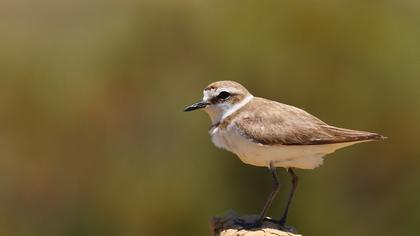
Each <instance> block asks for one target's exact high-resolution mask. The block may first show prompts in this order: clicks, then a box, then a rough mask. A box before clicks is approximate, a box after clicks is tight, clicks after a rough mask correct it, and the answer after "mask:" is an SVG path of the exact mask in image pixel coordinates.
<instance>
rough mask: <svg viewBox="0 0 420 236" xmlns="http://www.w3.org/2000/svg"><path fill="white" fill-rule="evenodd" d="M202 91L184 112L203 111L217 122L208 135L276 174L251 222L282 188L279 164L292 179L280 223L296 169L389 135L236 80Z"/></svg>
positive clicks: (282, 222)
mask: <svg viewBox="0 0 420 236" xmlns="http://www.w3.org/2000/svg"><path fill="white" fill-rule="evenodd" d="M203 93H204V97H203V99H202V101H200V102H197V103H195V104H193V105H191V106H188V107H186V108H185V110H184V111H193V110H197V109H204V110H205V111H206V112H207V113H208V114H209V116H210V119H211V121H212V126H211V128H210V131H209V133H210V135H211V139H212V141H213V143H214V144H215V145H216V146H217V147H219V148H223V149H226V150H228V151H230V152H233V153H235V154H236V155H237V156H238V157H239V159H240V160H241V161H242V162H244V163H246V164H250V165H254V166H262V167H268V169H269V170H270V172H271V174H272V177H273V180H274V182H273V189H272V192H271V193H270V195H269V197H268V200H267V202H266V203H265V205H264V207H263V209H262V211H261V214H260V217H259V219H258V221H257V222H255V224H253V225H251V226H259V225H261V224H262V223H263V221H264V220H265V219H266V215H267V211H268V210H269V208H270V206H271V203H272V202H273V200H274V198H275V196H276V195H277V193H278V191H279V188H280V187H279V180H278V177H277V172H276V167H284V168H286V170H287V172H288V173H289V174H290V175H291V180H292V187H291V190H290V192H289V197H288V200H287V203H286V207H285V209H284V212H283V214H282V217H281V218H280V220H279V221H277V223H278V224H279V225H280V226H285V223H286V219H287V214H288V211H289V207H290V204H291V202H292V199H293V195H294V193H295V190H296V186H297V183H298V177H297V175H296V174H295V172H294V171H293V168H299V169H314V168H316V167H318V166H320V165H321V164H322V162H323V157H324V156H325V155H327V154H330V153H332V152H334V151H335V150H337V149H340V148H343V147H347V146H350V145H353V144H356V143H361V142H367V141H372V140H382V139H384V138H385V137H384V136H382V135H380V134H376V133H371V132H366V131H357V130H350V129H343V128H338V127H334V126H331V125H328V124H326V123H325V122H323V121H321V120H320V119H318V118H316V117H315V116H313V115H311V114H309V113H308V112H306V111H304V110H302V109H299V108H296V107H294V106H290V105H286V104H282V103H279V102H275V101H271V100H268V99H264V98H260V97H254V96H253V95H252V94H251V93H250V92H248V90H247V89H246V88H245V87H244V86H242V85H241V84H239V83H237V82H234V81H217V82H214V83H212V84H210V85H208V86H207V87H206V88H205V89H204V92H203Z"/></svg>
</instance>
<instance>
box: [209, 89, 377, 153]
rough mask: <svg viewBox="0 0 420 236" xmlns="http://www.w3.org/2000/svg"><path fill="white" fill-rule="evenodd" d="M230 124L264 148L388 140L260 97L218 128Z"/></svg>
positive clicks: (218, 125) (228, 118)
mask: <svg viewBox="0 0 420 236" xmlns="http://www.w3.org/2000/svg"><path fill="white" fill-rule="evenodd" d="M231 122H233V123H231ZM229 124H234V125H235V126H236V127H237V128H238V129H239V130H240V132H241V133H242V135H243V136H245V137H247V138H249V139H250V140H252V141H253V142H255V143H259V144H263V145H277V144H282V145H317V144H332V143H343V142H356V141H368V140H381V139H384V138H385V137H384V136H382V135H379V134H376V133H371V132H366V131H357V130H350V129H343V128H337V127H334V126H330V125H328V124H326V123H325V122H323V121H321V120H320V119H318V118H316V117H315V116H313V115H311V114H309V113H308V112H306V111H304V110H302V109H299V108H296V107H293V106H289V105H286V104H282V103H279V102H275V101H271V100H267V99H264V98H258V97H255V98H254V99H252V100H251V101H250V102H249V103H248V104H246V105H245V106H243V107H242V108H241V109H239V110H237V111H236V112H235V113H233V114H232V115H230V116H229V117H227V118H226V119H225V120H223V121H222V122H221V123H219V124H216V126H217V127H220V128H221V129H223V128H226V127H227V126H228V125H229Z"/></svg>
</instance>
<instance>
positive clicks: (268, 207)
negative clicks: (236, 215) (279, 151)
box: [258, 162, 280, 224]
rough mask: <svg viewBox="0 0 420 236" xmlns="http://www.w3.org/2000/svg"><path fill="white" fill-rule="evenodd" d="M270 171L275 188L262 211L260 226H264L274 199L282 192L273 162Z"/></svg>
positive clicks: (269, 167)
mask: <svg viewBox="0 0 420 236" xmlns="http://www.w3.org/2000/svg"><path fill="white" fill-rule="evenodd" d="M268 169H269V170H270V173H271V175H272V177H273V187H272V189H271V193H270V195H269V196H268V199H267V201H266V203H265V205H264V208H263V209H262V211H261V214H260V218H259V220H258V223H259V224H262V222H263V221H264V219H265V217H266V216H267V212H268V210H269V209H270V207H271V204H272V203H273V200H274V198H276V195H277V193H278V192H279V190H280V182H279V178H278V177H277V170H276V167H275V166H273V162H270V164H269V166H268Z"/></svg>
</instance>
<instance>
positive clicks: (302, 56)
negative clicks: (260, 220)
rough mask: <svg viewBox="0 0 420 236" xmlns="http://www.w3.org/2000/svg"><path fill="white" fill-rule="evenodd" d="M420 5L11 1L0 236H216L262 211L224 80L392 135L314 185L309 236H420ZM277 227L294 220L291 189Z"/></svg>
mask: <svg viewBox="0 0 420 236" xmlns="http://www.w3.org/2000/svg"><path fill="white" fill-rule="evenodd" d="M419 12H420V2H419V1H412V0H399V1H397V0H395V1H361V0H359V1H331V0H323V1H316V2H314V1H277V0H263V1H246V0H245V1H238V0H234V1H204V0H201V1H200V0H196V1H194V0H189V1H188V0H179V1H175V0H173V1H170V0H166V1H164V0H159V1H152V0H150V1H134V0H123V1H99V0H91V1H70V0H68V1H21V0H18V1H11V0H10V1H2V2H1V3H0V32H1V37H0V173H1V174H0V175H1V177H0V235H5V236H6V235H7V236H9V235H13V236H15V235H16V236H26V235H28V236H29V235H30V236H32V235H34V236H38V235H39V236H41V235H42V236H49V235H51V236H56V235H69V236H70V235H72V236H73V235H101V236H108V235H119V236H130V235H209V234H210V230H209V226H208V225H209V223H208V221H209V219H210V217H211V216H213V215H217V214H221V213H223V212H226V211H227V210H228V209H235V210H236V211H237V212H239V213H241V214H252V213H258V212H259V211H260V209H261V207H262V205H263V203H264V201H265V200H266V197H267V194H268V193H269V191H270V186H271V179H270V176H269V174H268V171H267V170H266V169H264V168H256V167H251V166H247V165H244V164H242V163H241V162H240V161H239V160H238V159H237V158H236V157H235V156H234V155H233V154H231V153H228V152H226V151H223V150H220V149H217V148H215V147H214V146H213V145H212V144H211V142H210V139H209V135H208V133H207V130H208V127H209V126H210V121H209V118H208V117H207V115H206V114H205V113H204V112H197V113H183V112H182V110H183V108H184V107H185V106H186V105H188V104H190V103H192V102H194V101H196V100H198V99H200V98H201V96H202V89H203V88H204V87H205V86H206V85H207V84H209V83H210V82H213V81H216V80H226V79H229V80H236V81H238V82H240V83H242V84H244V85H245V86H246V87H247V88H248V89H249V90H250V91H251V92H253V93H254V94H255V95H258V96H262V97H266V98H270V99H273V100H277V101H281V102H284V103H288V104H292V105H295V106H298V107H301V108H304V109H306V110H307V111H309V112H310V113H312V114H314V115H316V116H318V117H320V118H321V119H323V120H324V121H326V122H328V123H330V124H332V125H337V126H341V127H346V128H353V129H361V130H369V131H375V132H379V133H381V134H384V135H386V136H388V137H390V138H389V139H388V140H386V141H383V142H375V143H369V144H360V145H356V146H353V147H351V148H348V149H345V150H340V151H338V152H336V153H335V154H333V155H330V156H329V158H327V160H326V162H325V164H324V166H323V167H321V168H319V169H316V170H314V171H298V175H299V176H300V177H301V179H300V180H301V182H300V186H299V188H298V191H297V194H296V198H295V201H294V204H293V206H292V209H291V213H290V218H289V224H290V225H293V226H295V227H296V228H297V229H298V230H299V231H300V232H302V233H304V234H305V235H340V236H347V235H348V236H350V235H382V236H385V235H416V234H418V233H419V229H418V223H419V222H420V200H419V194H420V181H419V179H420V169H419V164H420V148H419V146H420V145H419V144H420V143H419V133H420V122H419V121H420V105H419V101H420V14H419ZM281 179H282V181H283V182H284V183H285V184H284V186H285V188H284V189H283V191H281V193H280V195H281V197H280V198H279V199H277V201H276V202H275V205H274V206H273V208H272V210H271V211H270V215H271V216H272V217H276V218H278V217H280V215H281V212H282V209H283V204H282V203H284V199H285V197H286V188H288V187H289V178H288V176H287V175H286V174H285V173H284V171H283V170H282V171H281Z"/></svg>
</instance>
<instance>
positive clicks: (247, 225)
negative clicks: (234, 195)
mask: <svg viewBox="0 0 420 236" xmlns="http://www.w3.org/2000/svg"><path fill="white" fill-rule="evenodd" d="M235 224H236V225H239V226H240V227H241V228H242V229H255V228H260V227H261V226H262V222H261V220H250V219H242V218H237V219H235Z"/></svg>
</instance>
